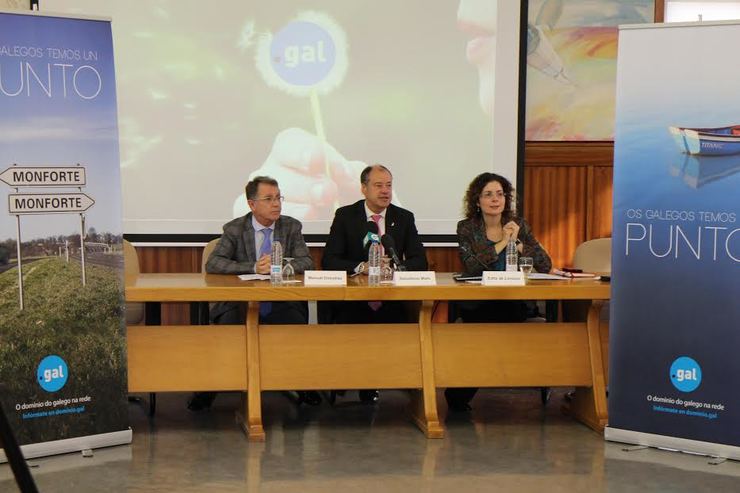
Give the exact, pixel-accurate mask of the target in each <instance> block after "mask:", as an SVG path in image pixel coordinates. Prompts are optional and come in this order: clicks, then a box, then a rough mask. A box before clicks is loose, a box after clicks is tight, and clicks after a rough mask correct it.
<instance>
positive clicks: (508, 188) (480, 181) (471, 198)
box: [463, 172, 514, 224]
mask: <svg viewBox="0 0 740 493" xmlns="http://www.w3.org/2000/svg"><path fill="white" fill-rule="evenodd" d="M492 181H497V182H498V183H499V184H500V185H501V188H502V189H503V190H504V197H505V199H506V201H505V202H504V212H503V213H502V214H501V224H506V223H508V222H509V221H511V220H512V218H513V217H514V211H513V203H514V187H513V186H512V185H511V182H510V181H509V180H507V179H506V178H504V177H503V176H501V175H497V174H496V173H488V172H486V173H481V174H479V175H478V176H476V177H475V178H473V181H471V182H470V185H468V190H467V191H466V192H465V198H464V199H463V214H464V215H465V219H473V218H474V217H477V218H480V217H481V211H480V207H479V206H478V202H479V201H480V194H481V193H482V192H483V189H484V188H486V185H488V184H489V183H491V182H492Z"/></svg>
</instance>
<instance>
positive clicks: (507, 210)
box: [445, 173, 552, 411]
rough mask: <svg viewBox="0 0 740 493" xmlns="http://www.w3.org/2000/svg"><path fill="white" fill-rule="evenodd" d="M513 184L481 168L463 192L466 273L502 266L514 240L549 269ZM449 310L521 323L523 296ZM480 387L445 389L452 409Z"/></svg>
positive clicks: (460, 232) (465, 406)
mask: <svg viewBox="0 0 740 493" xmlns="http://www.w3.org/2000/svg"><path fill="white" fill-rule="evenodd" d="M513 195H514V189H513V187H512V186H511V183H510V182H509V180H507V179H506V178H504V177H503V176H500V175H497V174H495V173H481V174H480V175H478V176H476V177H475V179H474V180H473V181H472V182H471V183H470V185H469V186H468V190H467V192H465V199H464V209H465V219H463V220H462V221H460V222H459V223H458V224H457V241H458V244H459V245H460V246H459V249H460V250H459V253H460V260H461V261H462V263H463V265H464V266H465V273H466V274H468V275H480V274H481V273H482V272H483V271H485V270H505V269H506V246H507V245H508V244H509V241H510V240H512V239H513V240H514V241H515V242H516V245H517V250H518V252H519V255H520V256H523V257H532V259H533V264H534V270H535V271H537V272H550V269H551V268H552V261H551V260H550V256H549V255H548V254H547V251H546V250H545V249H544V248H543V246H542V245H540V243H539V242H538V241H537V239H536V238H535V237H534V234H532V228H531V227H530V226H529V224H528V223H527V222H526V221H525V220H524V219H522V218H518V217H516V216H515V215H514V212H513V210H512V203H513ZM452 312H453V313H454V314H455V317H457V318H461V319H462V320H463V322H523V321H524V320H525V319H526V318H527V307H526V304H525V303H524V302H523V301H499V300H477V301H463V302H459V303H456V304H455V306H454V309H453V310H452ZM477 390H478V389H474V388H460V389H447V390H446V391H445V397H446V398H447V404H448V405H449V407H450V409H452V410H457V411H464V410H469V409H470V405H469V402H470V400H471V399H472V398H473V396H474V395H475V393H476V391H477Z"/></svg>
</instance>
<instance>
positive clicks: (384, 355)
mask: <svg viewBox="0 0 740 493" xmlns="http://www.w3.org/2000/svg"><path fill="white" fill-rule="evenodd" d="M259 338H260V339H259V340H260V342H259V344H260V372H261V375H260V376H261V378H260V381H261V384H262V390H280V389H293V390H310V389H398V388H421V386H422V380H421V348H420V343H419V325H418V324H375V325H303V326H298V325H263V326H261V327H260V334H259Z"/></svg>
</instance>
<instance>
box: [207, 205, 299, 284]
mask: <svg viewBox="0 0 740 493" xmlns="http://www.w3.org/2000/svg"><path fill="white" fill-rule="evenodd" d="M274 227H275V231H274V232H273V235H272V241H273V242H274V241H279V242H280V243H281V244H282V246H283V256H285V257H292V258H294V259H295V260H293V261H292V262H291V264H292V265H293V267H294V268H295V271H296V273H297V274H300V273H302V272H303V271H305V270H310V269H312V268H313V259H312V258H311V255H309V253H308V247H307V246H306V242H305V241H304V240H303V234H302V233H301V229H302V225H301V223H300V222H299V221H298V220H296V219H293V218H292V217H290V216H280V218H278V220H277V221H275V225H274ZM255 262H257V252H255V248H254V227H253V226H252V213H251V212H250V213H249V214H247V215H246V216H243V217H238V218H236V219H234V220H233V221H229V222H228V223H226V224H225V225H224V232H223V234H222V235H221V239H220V240H219V241H218V243H217V244H216V248H215V249H214V250H213V252H212V253H211V255H210V257H208V262H207V263H206V272H208V273H209V274H254V264H255Z"/></svg>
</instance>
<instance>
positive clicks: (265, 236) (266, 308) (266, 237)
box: [258, 228, 272, 317]
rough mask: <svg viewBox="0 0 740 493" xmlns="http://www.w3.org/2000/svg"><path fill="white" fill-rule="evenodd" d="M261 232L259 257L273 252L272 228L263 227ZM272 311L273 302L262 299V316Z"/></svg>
mask: <svg viewBox="0 0 740 493" xmlns="http://www.w3.org/2000/svg"><path fill="white" fill-rule="evenodd" d="M260 233H262V246H261V247H260V254H259V257H260V258H261V257H262V255H265V254H267V255H270V254H271V253H272V239H271V238H270V236H271V233H272V228H264V229H261V230H260ZM258 260H259V258H258ZM270 312H272V302H270V301H260V317H266V316H267V315H269V314H270Z"/></svg>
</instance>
